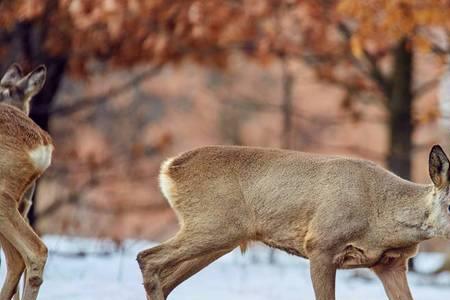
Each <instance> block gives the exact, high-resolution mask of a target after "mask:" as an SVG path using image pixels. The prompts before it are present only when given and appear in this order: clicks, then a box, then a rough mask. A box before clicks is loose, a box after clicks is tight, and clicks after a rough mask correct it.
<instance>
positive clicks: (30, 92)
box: [0, 64, 47, 115]
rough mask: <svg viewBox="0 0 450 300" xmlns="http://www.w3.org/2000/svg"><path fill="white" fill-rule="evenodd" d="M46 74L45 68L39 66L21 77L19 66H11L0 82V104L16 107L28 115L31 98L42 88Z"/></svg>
mask: <svg viewBox="0 0 450 300" xmlns="http://www.w3.org/2000/svg"><path fill="white" fill-rule="evenodd" d="M46 74H47V70H46V68H45V66H44V65H40V66H39V67H37V68H36V69H34V70H33V71H31V72H30V73H29V74H27V75H26V76H23V75H22V70H21V68H20V66H19V65H18V64H13V65H12V66H10V67H9V68H8V70H7V71H6V73H5V75H3V78H2V79H1V81H0V103H4V104H9V105H12V106H14V107H17V108H18V109H20V110H21V111H23V112H24V113H26V114H27V115H28V114H29V113H30V101H31V98H32V97H33V96H34V95H36V94H37V93H39V91H40V90H41V89H42V87H43V86H44V82H45V77H46Z"/></svg>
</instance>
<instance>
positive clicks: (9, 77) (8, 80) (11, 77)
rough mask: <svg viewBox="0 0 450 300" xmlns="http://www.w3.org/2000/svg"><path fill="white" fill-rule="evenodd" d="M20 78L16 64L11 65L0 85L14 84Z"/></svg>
mask: <svg viewBox="0 0 450 300" xmlns="http://www.w3.org/2000/svg"><path fill="white" fill-rule="evenodd" d="M20 78H22V69H21V68H20V66H19V65H18V64H13V65H11V66H10V67H9V68H8V70H6V72H5V75H3V77H2V80H1V82H0V84H2V85H3V84H16V83H17V82H18V81H19V80H20Z"/></svg>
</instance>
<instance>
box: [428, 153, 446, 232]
mask: <svg viewBox="0 0 450 300" xmlns="http://www.w3.org/2000/svg"><path fill="white" fill-rule="evenodd" d="M449 171H450V161H449V159H448V157H447V155H445V153H444V150H442V148H441V147H440V146H439V145H435V146H433V148H432V149H431V152H430V158H429V172H430V177H431V180H432V181H433V184H434V189H433V193H432V194H431V201H430V206H431V210H430V217H429V220H430V223H431V224H430V225H431V227H432V228H433V229H434V231H435V235H436V236H440V237H443V238H448V239H450V173H449Z"/></svg>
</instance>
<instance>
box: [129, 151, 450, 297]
mask: <svg viewBox="0 0 450 300" xmlns="http://www.w3.org/2000/svg"><path fill="white" fill-rule="evenodd" d="M449 166H450V163H449V160H448V158H447V156H446V155H445V153H444V152H443V150H442V148H441V147H440V146H434V147H433V148H432V150H431V153H430V156H429V172H430V176H431V179H432V182H433V184H430V185H422V184H416V183H412V182H409V181H406V180H403V179H401V178H400V177H397V176H396V175H394V174H393V173H391V172H389V171H387V170H385V169H383V168H381V167H379V166H377V165H376V164H374V163H372V162H370V161H366V160H361V159H351V158H345V157H338V156H325V155H318V154H309V153H302V152H296V151H285V150H275V149H263V148H251V147H233V146H211V147H204V148H200V149H196V150H193V151H189V152H186V153H184V154H181V155H179V156H177V157H175V158H171V159H169V160H167V161H166V162H164V163H163V164H162V167H161V172H160V186H161V190H162V193H163V194H164V196H165V197H166V198H167V200H168V201H169V203H170V205H171V206H172V207H173V209H174V211H175V213H176V215H177V217H178V219H179V222H180V230H179V232H178V233H177V234H176V236H175V237H173V238H172V239H170V240H168V241H167V242H164V243H162V244H161V245H158V246H156V247H153V248H151V249H148V250H145V251H142V252H140V253H139V254H138V256H137V260H138V263H139V266H140V268H141V271H142V274H143V279H144V287H145V290H146V292H147V298H148V299H149V300H162V299H165V298H166V297H167V296H168V295H169V293H170V292H171V291H172V290H173V289H174V288H175V287H176V286H177V285H179V284H180V283H181V282H183V281H184V280H186V279H187V278H189V277H190V276H192V275H193V274H195V273H197V272H198V271H200V270H201V269H202V268H204V267H206V266H207V265H208V264H210V263H211V262H213V261H214V260H216V259H217V258H219V257H221V256H222V255H224V254H226V253H228V252H230V251H231V250H233V249H234V248H236V247H237V246H240V247H241V249H245V248H246V246H247V244H248V243H249V242H251V241H260V242H262V243H264V244H266V245H268V246H270V247H273V248H277V249H281V250H284V251H286V252H288V253H290V254H293V255H297V256H300V257H304V258H308V259H309V260H310V270H311V279H312V283H313V287H314V291H315V295H316V299H318V300H332V299H335V275H336V270H337V269H350V268H361V267H364V268H370V269H372V270H373V271H374V272H375V274H376V275H377V276H378V277H379V278H380V279H381V281H382V283H383V285H384V288H385V291H386V293H387V296H388V297H389V299H391V300H394V299H396V300H400V299H401V300H407V299H412V295H411V293H410V290H409V287H408V283H407V277H406V271H407V261H408V259H409V258H410V257H412V256H414V255H415V254H416V251H417V248H418V244H419V243H420V242H421V241H423V240H426V239H430V238H433V237H445V238H450V212H449V204H450V188H449V174H450V173H449Z"/></svg>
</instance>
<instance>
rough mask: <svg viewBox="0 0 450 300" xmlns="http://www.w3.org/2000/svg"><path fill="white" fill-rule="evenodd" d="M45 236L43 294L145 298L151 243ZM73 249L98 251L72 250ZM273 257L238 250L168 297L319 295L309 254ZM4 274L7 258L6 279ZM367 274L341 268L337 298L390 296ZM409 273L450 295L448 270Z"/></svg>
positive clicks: (50, 297)
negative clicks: (141, 258) (146, 252)
mask: <svg viewBox="0 0 450 300" xmlns="http://www.w3.org/2000/svg"><path fill="white" fill-rule="evenodd" d="M45 241H46V243H47V245H48V246H49V249H50V251H51V252H50V256H49V260H48V264H47V267H46V272H45V281H44V284H43V286H42V288H41V293H40V296H39V299H43V300H56V299H57V300H61V299H64V300H102V299H105V300H106V299H108V300H139V299H142V300H144V299H145V294H144V289H143V287H142V284H141V282H142V279H141V275H140V272H139V268H138V265H137V263H136V260H135V257H136V253H137V252H138V251H139V250H142V249H145V248H147V247H149V246H150V245H151V244H150V243H147V242H141V241H140V242H136V241H127V242H126V243H125V245H124V247H123V249H124V250H123V251H115V252H114V253H113V254H106V253H109V252H110V250H111V249H112V248H113V247H114V245H112V243H109V242H105V241H97V240H87V239H78V238H68V237H58V236H48V237H46V238H45ZM103 252H104V253H105V254H102V253H103ZM56 253H57V254H56ZM74 253H97V254H92V255H85V256H83V255H72V254H74ZM99 253H100V254H99ZM65 254H67V255H65ZM268 260H269V251H268V249H267V248H265V247H254V248H252V249H250V251H249V252H248V253H247V254H246V255H245V256H242V255H241V254H240V252H239V251H235V252H233V253H231V254H229V255H227V256H224V257H223V258H221V259H220V260H218V261H217V262H215V263H213V264H212V265H210V266H209V267H207V268H206V269H204V270H202V271H201V272H200V273H198V274H197V275H195V276H194V277H192V278H191V279H189V280H188V281H186V282H185V283H183V284H182V285H180V286H179V287H178V288H177V289H175V290H174V292H173V293H172V294H171V296H170V297H169V299H171V300H206V299H208V300H211V299H214V300H222V299H224V300H225V299H227V300H228V299H245V300H272V299H276V300H290V299H292V300H294V299H295V300H306V299H314V297H313V290H312V286H311V282H310V279H309V269H308V262H307V261H306V260H303V259H300V258H297V257H293V256H289V255H287V254H284V253H282V252H278V251H277V252H276V256H275V260H276V263H275V264H269V263H268ZM441 260H442V257H441V256H439V255H433V254H421V255H419V258H418V268H419V269H420V270H423V271H430V270H433V269H434V268H436V267H437V266H438V265H439V263H440V262H441ZM2 261H3V260H2ZM4 275H5V265H4V264H3V263H2V267H1V277H2V280H3V278H4ZM363 275H364V276H363V277H361V276H358V277H356V276H355V273H354V271H339V272H338V276H337V299H338V300H340V299H342V300H344V299H345V300H352V299H355V300H356V299H357V300H361V299H364V300H375V299H387V298H386V296H385V294H384V291H383V287H382V286H381V283H380V282H379V281H378V280H376V279H375V278H374V277H373V276H372V275H371V274H370V272H363ZM409 279H410V283H411V286H412V291H413V294H414V296H415V299H416V300H421V299H422V300H434V299H436V300H437V299H450V274H448V273H447V274H441V275H439V276H436V277H428V276H420V275H414V274H412V275H410V277H409Z"/></svg>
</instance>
